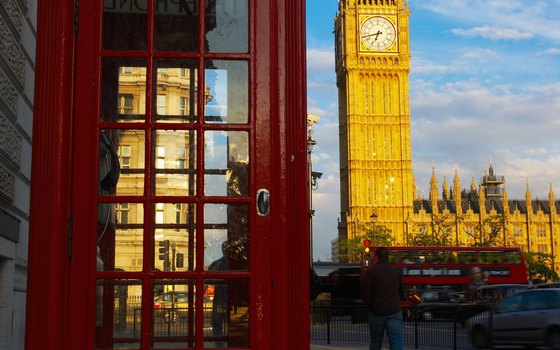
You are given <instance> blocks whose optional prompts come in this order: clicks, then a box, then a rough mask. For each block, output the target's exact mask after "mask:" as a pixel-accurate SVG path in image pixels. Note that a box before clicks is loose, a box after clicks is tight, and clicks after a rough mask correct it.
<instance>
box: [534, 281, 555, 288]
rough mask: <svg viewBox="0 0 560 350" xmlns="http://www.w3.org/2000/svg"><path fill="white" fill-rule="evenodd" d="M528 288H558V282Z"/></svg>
mask: <svg viewBox="0 0 560 350" xmlns="http://www.w3.org/2000/svg"><path fill="white" fill-rule="evenodd" d="M530 288H560V282H548V283H539V284H534V285H532V286H531V287H530Z"/></svg>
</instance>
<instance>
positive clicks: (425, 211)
mask: <svg viewBox="0 0 560 350" xmlns="http://www.w3.org/2000/svg"><path fill="white" fill-rule="evenodd" d="M409 16H410V9H409V6H408V1H400V0H340V1H339V6H338V13H337V15H336V17H335V19H334V34H335V70H336V82H337V87H338V100H339V144H340V146H339V147H340V198H341V200H340V201H341V210H340V212H341V218H340V221H339V224H338V238H337V239H335V241H333V258H334V259H336V258H337V253H336V252H337V245H338V243H337V242H338V241H341V240H344V239H350V238H354V237H356V236H359V235H360V234H362V233H361V230H360V229H359V227H360V226H363V224H364V223H375V224H376V225H383V226H385V227H387V228H388V229H390V230H391V235H392V237H391V238H392V244H395V245H410V244H412V239H413V238H414V237H415V236H416V235H418V234H420V233H428V234H429V233H431V234H434V235H437V234H441V233H442V232H443V233H444V234H445V235H446V236H448V237H449V238H450V240H451V244H453V245H458V246H471V245H474V244H480V243H481V242H480V241H478V240H479V236H481V233H482V232H484V231H485V230H487V229H490V228H488V227H486V226H487V225H488V221H489V220H490V219H491V218H494V219H496V218H500V220H502V223H501V232H500V234H499V235H497V237H496V241H495V244H497V245H504V246H511V245H516V246H521V247H522V248H523V249H524V250H525V251H530V252H543V253H547V254H551V255H552V256H553V257H554V261H555V266H554V268H555V270H556V271H558V270H559V269H560V265H559V264H558V261H559V260H560V259H559V257H560V254H559V253H558V252H559V249H558V242H557V238H556V235H557V234H558V232H560V223H559V222H558V218H559V214H560V212H559V211H558V210H559V208H558V207H560V203H558V202H557V201H556V199H555V195H554V193H553V191H552V188H551V189H550V191H549V196H548V200H537V199H533V198H532V196H531V192H530V189H529V186H528V185H527V189H526V194H525V198H523V199H519V200H512V199H509V198H508V194H507V189H506V181H505V177H504V176H497V175H495V174H494V169H493V166H492V164H490V166H489V169H488V170H487V171H486V172H485V173H484V175H483V176H482V177H481V179H480V181H479V182H478V184H477V183H476V182H475V180H474V178H473V179H472V181H471V183H470V186H468V187H469V189H468V190H467V189H464V188H463V187H462V185H461V179H460V174H458V173H457V171H456V173H455V174H454V177H453V181H452V184H449V183H447V180H444V182H443V184H442V187H441V188H439V185H438V182H437V179H436V174H435V169H433V172H432V177H431V179H430V191H429V197H428V198H422V197H420V196H419V195H418V194H417V193H416V185H415V181H414V176H413V171H412V150H411V140H410V101H409V100H410V97H409V82H408V75H409V72H410V27H409Z"/></svg>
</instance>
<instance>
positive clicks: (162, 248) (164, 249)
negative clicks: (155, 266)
mask: <svg viewBox="0 0 560 350" xmlns="http://www.w3.org/2000/svg"><path fill="white" fill-rule="evenodd" d="M168 257H169V240H168V239H166V240H165V241H160V242H159V260H166V259H167V258H168Z"/></svg>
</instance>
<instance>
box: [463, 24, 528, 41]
mask: <svg viewBox="0 0 560 350" xmlns="http://www.w3.org/2000/svg"><path fill="white" fill-rule="evenodd" d="M452 32H453V33H455V34H457V35H460V36H465V37H469V38H473V37H478V36H479V37H482V38H485V39H491V40H527V39H531V38H532V37H534V35H533V34H532V33H527V32H521V31H518V30H516V29H507V28H497V27H489V26H484V27H474V28H471V29H459V28H456V29H453V30H452Z"/></svg>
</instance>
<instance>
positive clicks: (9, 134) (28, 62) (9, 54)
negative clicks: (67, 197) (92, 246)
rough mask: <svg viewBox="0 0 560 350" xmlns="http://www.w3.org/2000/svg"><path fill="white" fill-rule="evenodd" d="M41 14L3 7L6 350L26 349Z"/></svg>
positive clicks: (0, 314) (31, 3) (0, 106)
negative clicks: (30, 223) (34, 94)
mask: <svg viewBox="0 0 560 350" xmlns="http://www.w3.org/2000/svg"><path fill="white" fill-rule="evenodd" d="M36 12H37V0H3V1H2V2H0V227H1V229H0V350H3V349H10V350H19V349H23V348H24V336H25V309H26V306H25V305H26V304H25V302H26V294H27V293H26V290H27V282H26V281H27V246H28V226H29V200H30V199H29V194H30V185H31V137H32V130H31V129H32V119H33V118H32V115H33V88H34V87H33V85H34V72H35V41H36V39H35V38H36V35H35V32H36V27H37V25H36Z"/></svg>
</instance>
